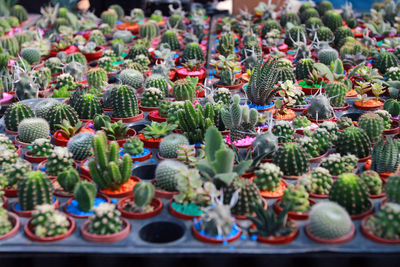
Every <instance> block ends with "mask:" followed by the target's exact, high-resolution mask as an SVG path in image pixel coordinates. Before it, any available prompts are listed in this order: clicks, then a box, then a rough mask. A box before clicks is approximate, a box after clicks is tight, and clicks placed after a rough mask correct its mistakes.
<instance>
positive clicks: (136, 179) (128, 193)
mask: <svg viewBox="0 0 400 267" xmlns="http://www.w3.org/2000/svg"><path fill="white" fill-rule="evenodd" d="M130 180H133V181H135V182H136V183H139V182H140V179H139V178H138V177H135V176H131V178H130ZM132 189H133V188H132ZM100 192H101V193H103V194H104V195H106V196H108V197H110V198H124V197H127V196H129V195H131V194H132V190H127V191H125V192H121V193H110V192H105V191H103V190H100Z"/></svg>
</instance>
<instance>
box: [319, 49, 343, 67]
mask: <svg viewBox="0 0 400 267" xmlns="http://www.w3.org/2000/svg"><path fill="white" fill-rule="evenodd" d="M338 58H339V53H338V51H337V50H336V49H333V48H323V49H321V50H320V51H319V52H318V59H319V62H321V63H323V64H325V65H327V66H330V65H331V62H335V61H336V59H338Z"/></svg>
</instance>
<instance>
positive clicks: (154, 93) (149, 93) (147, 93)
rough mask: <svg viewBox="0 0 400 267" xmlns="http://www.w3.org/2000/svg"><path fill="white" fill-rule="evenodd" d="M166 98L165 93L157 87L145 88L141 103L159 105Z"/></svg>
mask: <svg viewBox="0 0 400 267" xmlns="http://www.w3.org/2000/svg"><path fill="white" fill-rule="evenodd" d="M163 98H164V93H163V92H162V91H161V90H160V89H158V88H155V87H149V88H146V89H144V91H143V95H142V100H141V102H140V105H141V106H142V107H158V106H159V105H160V103H161V101H162V100H163Z"/></svg>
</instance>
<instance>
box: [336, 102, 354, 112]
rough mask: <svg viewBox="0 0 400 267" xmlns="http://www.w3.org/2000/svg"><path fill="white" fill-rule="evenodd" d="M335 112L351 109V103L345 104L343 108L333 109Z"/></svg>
mask: <svg viewBox="0 0 400 267" xmlns="http://www.w3.org/2000/svg"><path fill="white" fill-rule="evenodd" d="M332 108H333V110H334V111H345V110H348V109H349V108H350V105H349V103H347V102H346V103H345V104H344V106H343V107H332Z"/></svg>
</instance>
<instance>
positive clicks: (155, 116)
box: [148, 110, 167, 122]
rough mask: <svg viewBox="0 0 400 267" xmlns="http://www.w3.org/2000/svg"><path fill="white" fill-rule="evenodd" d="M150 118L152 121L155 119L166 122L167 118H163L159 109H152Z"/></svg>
mask: <svg viewBox="0 0 400 267" xmlns="http://www.w3.org/2000/svg"><path fill="white" fill-rule="evenodd" d="M148 118H149V120H150V121H155V122H164V121H166V120H167V118H163V117H161V116H160V114H158V110H154V111H150V112H149V115H148Z"/></svg>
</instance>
